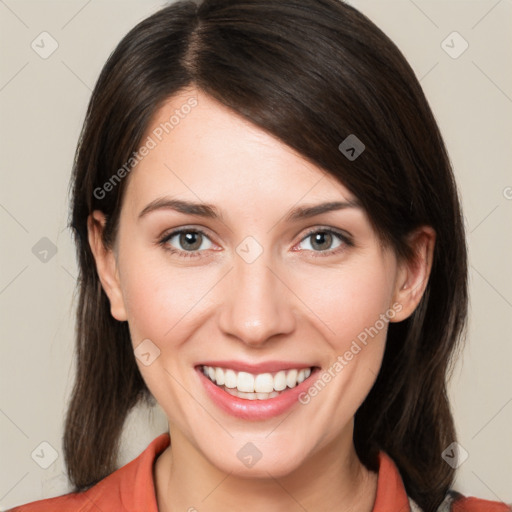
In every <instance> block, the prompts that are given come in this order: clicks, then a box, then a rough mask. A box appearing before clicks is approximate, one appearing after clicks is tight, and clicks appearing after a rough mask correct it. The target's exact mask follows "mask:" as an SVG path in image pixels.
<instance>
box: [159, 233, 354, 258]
mask: <svg viewBox="0 0 512 512" xmlns="http://www.w3.org/2000/svg"><path fill="white" fill-rule="evenodd" d="M182 233H195V234H200V235H202V236H204V237H206V238H208V239H210V238H209V236H208V235H207V234H206V233H205V232H204V231H202V230H201V229H198V228H182V229H177V230H176V231H172V232H170V233H168V234H166V235H164V236H163V237H162V238H161V239H160V240H159V241H158V243H159V245H161V246H162V247H163V248H164V249H165V250H166V251H169V252H170V253H172V254H179V255H180V257H184V258H195V257H199V256H200V253H201V251H181V250H179V249H175V248H174V247H172V246H169V245H168V242H169V240H171V239H172V238H174V237H175V236H176V235H181V234H182ZM317 233H328V234H332V235H334V236H336V237H338V238H339V239H340V241H341V242H342V245H341V246H339V247H336V248H335V249H330V250H327V251H310V252H312V253H313V254H314V256H313V257H315V258H317V257H320V258H323V257H326V256H331V255H333V254H337V253H339V252H342V251H343V250H345V249H346V248H347V247H353V246H354V243H353V241H352V239H351V238H350V237H349V236H348V235H346V234H344V233H341V232H340V231H337V230H334V229H332V228H314V229H312V230H311V231H309V232H308V233H306V235H305V236H304V237H303V238H302V239H301V240H300V242H299V243H302V242H303V241H304V240H306V239H307V238H308V237H310V236H311V235H314V234H317Z"/></svg>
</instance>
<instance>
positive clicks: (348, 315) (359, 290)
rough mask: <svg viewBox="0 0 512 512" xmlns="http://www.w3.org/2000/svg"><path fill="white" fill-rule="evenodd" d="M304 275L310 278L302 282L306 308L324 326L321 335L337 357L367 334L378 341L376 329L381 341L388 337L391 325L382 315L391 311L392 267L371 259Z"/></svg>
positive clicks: (383, 261) (302, 293)
mask: <svg viewBox="0 0 512 512" xmlns="http://www.w3.org/2000/svg"><path fill="white" fill-rule="evenodd" d="M322 274H323V275H322ZM305 275H306V276H308V277H306V278H305V279H303V280H302V283H303V284H302V285H301V286H303V288H302V289H301V292H300V293H301V296H305V297H307V301H306V303H307V305H308V306H309V307H310V308H311V310H312V312H313V313H314V314H315V315H316V316H317V317H318V319H319V321H320V322H321V324H323V328H322V332H324V333H325V337H326V339H327V340H328V341H329V344H330V345H331V346H332V348H333V349H335V350H336V352H337V353H338V354H339V353H343V352H344V351H345V350H347V347H348V346H350V344H351V342H352V340H354V339H358V337H359V339H364V337H365V333H366V334H367V335H368V331H371V333H372V334H373V336H372V337H377V334H376V333H375V329H377V331H379V338H382V337H385V334H386V327H387V323H388V322H387V321H383V320H382V319H381V318H382V317H381V315H386V312H387V311H388V310H389V308H390V307H391V301H392V296H393V280H392V277H393V275H394V273H393V266H392V265H388V264H387V262H386V261H385V260H381V259H378V258H371V259H370V258H368V260H361V261H359V262H356V263H354V264H351V265H347V266H343V265H341V266H340V268H339V269H321V271H315V272H310V273H308V274H305ZM306 294H307V295H306ZM319 325H320V324H319ZM380 331H382V333H380Z"/></svg>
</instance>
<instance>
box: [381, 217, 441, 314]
mask: <svg viewBox="0 0 512 512" xmlns="http://www.w3.org/2000/svg"><path fill="white" fill-rule="evenodd" d="M435 240H436V232H435V231H434V229H433V228H431V227H430V226H421V227H419V228H417V229H416V230H414V231H413V232H412V233H411V234H410V235H409V237H408V243H409V246H410V247H411V249H412V253H413V255H412V257H411V258H410V259H409V260H402V261H399V262H398V271H397V279H396V281H395V290H394V295H393V303H394V304H399V305H401V309H398V308H396V309H397V314H396V315H395V317H394V318H393V319H392V320H390V321H391V322H401V321H402V320H405V319H406V318H408V317H409V316H410V315H412V313H413V312H414V310H415V309H416V307H417V306H418V304H419V302H420V300H421V298H422V297H423V293H424V292H425V288H426V287H427V283H428V279H429V277H430V271H431V269H432V259H433V256H434V246H435Z"/></svg>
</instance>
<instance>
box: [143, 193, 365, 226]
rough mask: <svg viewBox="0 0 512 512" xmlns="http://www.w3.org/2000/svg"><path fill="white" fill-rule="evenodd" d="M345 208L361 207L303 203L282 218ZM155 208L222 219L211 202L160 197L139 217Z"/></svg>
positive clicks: (294, 218) (357, 205)
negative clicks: (303, 204)
mask: <svg viewBox="0 0 512 512" xmlns="http://www.w3.org/2000/svg"><path fill="white" fill-rule="evenodd" d="M346 208H361V205H360V203H359V202H358V201H356V200H352V201H331V202H328V203H322V204H317V205H305V206H299V207H297V208H294V209H293V210H291V211H290V212H288V213H287V214H286V216H285V218H284V220H285V222H295V221H298V220H302V219H309V218H311V217H315V216H317V215H321V214H322V213H328V212H331V211H336V210H343V209H346ZM156 210H175V211H177V212H180V213H184V214H187V215H197V216H199V217H205V218H209V219H222V214H221V213H220V212H219V210H218V209H217V208H216V207H215V206H214V205H212V204H208V203H194V202H192V201H183V200H179V199H169V198H165V197H161V198H158V199H155V200H154V201H151V203H149V204H148V205H147V206H146V207H145V208H144V209H143V210H142V211H141V212H140V213H139V219H141V218H142V217H144V216H146V215H148V214H149V213H151V212H154V211H156Z"/></svg>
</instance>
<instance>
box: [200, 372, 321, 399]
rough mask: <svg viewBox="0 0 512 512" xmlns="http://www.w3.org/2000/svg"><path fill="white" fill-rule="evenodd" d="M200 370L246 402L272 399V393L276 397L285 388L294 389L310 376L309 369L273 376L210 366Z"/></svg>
mask: <svg viewBox="0 0 512 512" xmlns="http://www.w3.org/2000/svg"><path fill="white" fill-rule="evenodd" d="M202 370H203V373H204V374H205V375H206V376H207V377H208V378H209V379H210V380H211V381H212V382H215V383H216V384H217V385H218V386H224V389H225V390H226V391H228V392H229V393H230V394H232V395H234V396H240V395H243V396H240V398H246V399H247V400H255V399H258V400H266V399H267V398H272V396H270V395H272V394H273V393H275V395H274V396H277V394H278V393H277V392H278V391H284V390H285V389H286V388H287V387H288V388H294V387H295V386H297V385H298V384H300V383H301V382H303V381H304V380H305V379H307V378H308V377H309V376H310V375H311V368H303V369H301V370H297V369H292V370H281V371H278V372H277V373H276V374H274V375H272V374H271V373H260V374H257V375H253V374H252V373H248V372H235V371H234V370H231V369H224V368H219V367H212V366H203V368H202ZM237 393H239V394H237Z"/></svg>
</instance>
